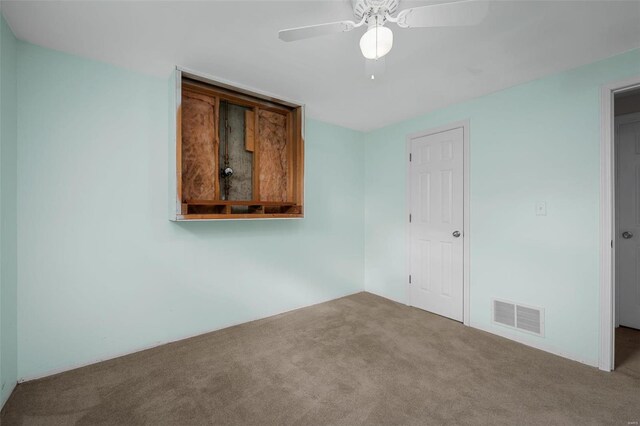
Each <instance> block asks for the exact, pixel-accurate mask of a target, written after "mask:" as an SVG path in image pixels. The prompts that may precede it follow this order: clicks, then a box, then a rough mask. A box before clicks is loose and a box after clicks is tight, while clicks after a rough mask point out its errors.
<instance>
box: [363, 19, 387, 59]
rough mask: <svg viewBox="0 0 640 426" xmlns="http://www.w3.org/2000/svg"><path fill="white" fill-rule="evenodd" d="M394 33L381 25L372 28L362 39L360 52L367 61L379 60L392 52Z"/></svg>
mask: <svg viewBox="0 0 640 426" xmlns="http://www.w3.org/2000/svg"><path fill="white" fill-rule="evenodd" d="M392 47H393V32H392V31H391V30H390V29H389V28H387V27H383V26H381V25H378V26H372V27H371V28H369V29H368V30H367V32H366V33H364V34H363V35H362V38H360V50H361V51H362V55H363V56H364V57H365V58H367V59H379V58H382V57H383V56H384V55H386V54H387V53H389V52H390V51H391V48H392Z"/></svg>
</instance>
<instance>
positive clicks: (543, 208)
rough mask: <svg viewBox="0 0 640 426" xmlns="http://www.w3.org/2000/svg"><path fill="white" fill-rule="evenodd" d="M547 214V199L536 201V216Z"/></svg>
mask: <svg viewBox="0 0 640 426" xmlns="http://www.w3.org/2000/svg"><path fill="white" fill-rule="evenodd" d="M546 215H547V202H546V201H537V202H536V216H546Z"/></svg>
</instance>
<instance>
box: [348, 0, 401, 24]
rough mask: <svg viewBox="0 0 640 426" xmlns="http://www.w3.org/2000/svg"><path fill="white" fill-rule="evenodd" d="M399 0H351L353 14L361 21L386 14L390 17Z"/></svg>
mask: <svg viewBox="0 0 640 426" xmlns="http://www.w3.org/2000/svg"><path fill="white" fill-rule="evenodd" d="M399 1H400V0H351V3H353V14H354V15H355V16H356V18H358V20H359V21H360V20H362V19H363V18H366V19H368V18H370V17H371V16H374V15H378V14H380V15H382V16H383V17H384V16H385V15H386V13H388V14H389V15H392V14H394V13H395V12H396V10H397V9H398V3H399Z"/></svg>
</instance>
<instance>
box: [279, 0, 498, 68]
mask: <svg viewBox="0 0 640 426" xmlns="http://www.w3.org/2000/svg"><path fill="white" fill-rule="evenodd" d="M351 2H352V3H353V13H354V15H355V16H356V18H357V22H354V21H338V22H330V23H327V24H319V25H310V26H306V27H298V28H291V29H287V30H282V31H280V32H279V37H280V40H283V41H297V40H303V39H306V38H312V37H319V36H323V35H328V34H335V33H343V32H348V31H351V30H354V29H356V28H359V27H362V26H364V25H367V31H366V32H365V33H364V35H363V36H362V38H361V39H360V50H361V51H362V54H363V55H364V57H365V58H367V59H374V60H376V59H379V58H382V57H383V56H384V55H386V54H387V53H389V51H391V47H393V32H392V31H391V30H390V29H389V28H388V27H385V26H384V25H385V24H386V23H387V22H393V23H395V24H397V25H398V26H399V27H400V28H416V27H454V26H466V25H476V24H478V23H480V22H481V21H482V20H483V19H484V17H485V15H486V14H487V10H488V3H487V2H486V1H478V0H461V1H453V2H449V3H437V4H431V5H427V6H421V7H413V8H409V9H405V10H402V11H401V12H399V13H398V14H397V15H396V16H395V17H394V16H392V15H393V14H394V13H395V12H396V10H397V9H398V3H399V2H400V0H351Z"/></svg>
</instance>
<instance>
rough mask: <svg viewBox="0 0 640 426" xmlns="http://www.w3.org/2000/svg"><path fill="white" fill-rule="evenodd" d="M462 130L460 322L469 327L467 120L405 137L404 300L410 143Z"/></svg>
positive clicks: (407, 290)
mask: <svg viewBox="0 0 640 426" xmlns="http://www.w3.org/2000/svg"><path fill="white" fill-rule="evenodd" d="M459 128H462V129H463V135H464V136H463V139H464V141H463V150H464V154H463V163H464V165H463V172H462V173H463V178H462V179H463V186H464V195H463V204H464V206H463V226H464V234H463V237H464V238H463V240H462V243H463V249H462V251H463V254H462V257H463V259H462V265H463V288H462V300H463V302H462V303H463V309H462V322H463V323H464V325H467V326H468V325H470V324H469V318H470V317H469V312H470V309H469V300H470V297H469V269H470V268H469V247H470V244H469V243H470V241H471V238H470V236H471V227H470V226H469V218H470V215H469V208H470V205H471V203H470V202H469V200H470V198H469V194H470V191H469V182H470V179H469V171H470V168H469V157H470V155H469V154H470V152H469V140H470V137H469V136H470V135H469V128H470V123H469V119H466V120H462V121H456V122H455V123H451V124H447V125H445V126H440V127H436V128H434V129H429V130H426V131H422V132H418V133H412V134H410V135H407V141H406V157H405V158H406V164H407V167H406V169H407V170H406V185H405V187H406V206H405V213H406V214H405V220H406V227H405V236H406V240H407V241H406V247H407V248H406V254H407V257H406V266H405V268H406V272H407V273H406V277H407V281H406V285H405V298H406V300H407V305H411V288H410V287H409V274H410V273H411V226H410V223H409V214H410V213H411V162H410V161H409V155H410V154H411V141H412V140H413V139H416V138H420V137H423V136H429V135H435V134H436V133H442V132H446V131H448V130H454V129H459Z"/></svg>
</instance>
